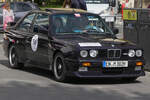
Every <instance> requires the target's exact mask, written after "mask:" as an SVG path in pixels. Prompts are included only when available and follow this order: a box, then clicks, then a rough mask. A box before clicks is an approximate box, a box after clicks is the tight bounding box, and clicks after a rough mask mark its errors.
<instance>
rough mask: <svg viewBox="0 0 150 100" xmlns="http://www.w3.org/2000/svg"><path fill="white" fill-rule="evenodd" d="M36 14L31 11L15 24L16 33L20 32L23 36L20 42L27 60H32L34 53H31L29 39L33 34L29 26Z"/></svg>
mask: <svg viewBox="0 0 150 100" xmlns="http://www.w3.org/2000/svg"><path fill="white" fill-rule="evenodd" d="M35 16H36V13H31V14H28V15H27V16H26V17H25V18H24V19H23V20H22V21H21V22H20V23H19V24H18V26H17V28H16V33H18V34H22V35H23V36H24V37H25V38H24V39H22V43H23V44H24V46H25V56H26V58H27V60H30V61H32V59H33V58H34V55H31V54H32V51H31V49H30V48H31V39H32V37H33V36H34V34H33V33H32V32H31V29H32V28H31V27H32V23H33V20H34V18H35Z"/></svg>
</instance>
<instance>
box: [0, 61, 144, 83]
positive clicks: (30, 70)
mask: <svg viewBox="0 0 150 100" xmlns="http://www.w3.org/2000/svg"><path fill="white" fill-rule="evenodd" d="M0 64H2V65H4V66H5V67H8V68H9V64H8V61H7V60H0ZM16 70H19V71H24V72H27V73H32V74H35V75H38V76H43V77H47V78H50V79H52V80H54V76H53V73H52V72H51V71H48V70H44V69H40V68H35V67H33V66H26V67H23V68H22V69H16ZM138 83H141V81H134V82H127V81H123V80H121V79H116V78H82V79H81V78H75V77H71V78H68V80H67V81H66V84H76V85H81V84H84V85H90V84H91V85H93V84H95V85H96V84H105V85H110V84H138Z"/></svg>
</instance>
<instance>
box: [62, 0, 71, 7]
mask: <svg viewBox="0 0 150 100" xmlns="http://www.w3.org/2000/svg"><path fill="white" fill-rule="evenodd" d="M70 5H71V0H65V1H64V3H63V8H70Z"/></svg>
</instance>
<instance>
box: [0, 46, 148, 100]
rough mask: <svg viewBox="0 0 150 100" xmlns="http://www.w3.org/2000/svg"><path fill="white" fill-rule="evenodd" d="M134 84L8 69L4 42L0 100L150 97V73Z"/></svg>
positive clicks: (141, 99) (130, 99)
mask: <svg viewBox="0 0 150 100" xmlns="http://www.w3.org/2000/svg"><path fill="white" fill-rule="evenodd" d="M146 74H147V75H146V76H145V77H141V78H139V79H138V80H137V81H136V82H134V83H127V82H123V81H120V80H117V79H116V80H113V79H70V81H69V82H68V83H58V82H55V81H54V80H53V75H52V73H51V72H49V71H46V70H41V69H37V68H33V67H31V66H28V67H25V68H23V69H22V70H13V69H10V68H8V61H7V58H6V57H4V56H3V50H2V47H1V45H0V100H150V73H149V72H146Z"/></svg>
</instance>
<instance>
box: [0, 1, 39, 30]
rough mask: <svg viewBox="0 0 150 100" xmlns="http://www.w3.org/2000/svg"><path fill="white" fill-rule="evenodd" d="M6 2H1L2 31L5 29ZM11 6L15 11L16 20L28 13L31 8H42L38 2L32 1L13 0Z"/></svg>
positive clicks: (0, 27)
mask: <svg viewBox="0 0 150 100" xmlns="http://www.w3.org/2000/svg"><path fill="white" fill-rule="evenodd" d="M4 5H5V3H1V4H0V31H3V6H4ZM10 8H11V9H12V10H13V11H14V15H15V22H17V21H18V20H19V19H20V18H21V17H23V16H24V15H25V14H27V13H28V12H29V11H30V10H34V9H40V8H39V7H38V6H37V5H36V4H34V3H31V2H11V3H10Z"/></svg>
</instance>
